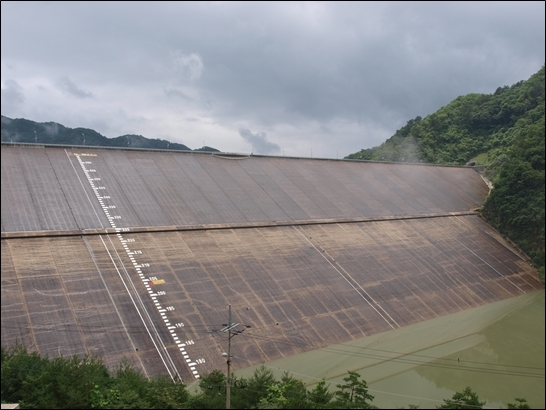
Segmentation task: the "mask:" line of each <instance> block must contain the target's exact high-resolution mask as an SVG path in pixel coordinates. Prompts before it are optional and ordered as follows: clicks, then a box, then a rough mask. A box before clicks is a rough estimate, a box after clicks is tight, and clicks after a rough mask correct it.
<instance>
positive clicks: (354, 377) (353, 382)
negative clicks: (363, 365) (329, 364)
mask: <svg viewBox="0 0 546 410" xmlns="http://www.w3.org/2000/svg"><path fill="white" fill-rule="evenodd" d="M348 373H349V375H348V376H347V377H344V378H343V381H344V382H345V383H341V384H338V385H336V387H337V388H338V389H340V390H338V391H336V393H335V396H336V402H337V403H338V404H342V405H348V406H349V407H352V406H355V407H358V408H369V407H370V403H369V402H371V401H372V400H373V399H374V396H372V395H371V394H368V384H367V383H366V381H365V380H360V374H358V373H357V372H352V371H350V370H349V371H348Z"/></svg>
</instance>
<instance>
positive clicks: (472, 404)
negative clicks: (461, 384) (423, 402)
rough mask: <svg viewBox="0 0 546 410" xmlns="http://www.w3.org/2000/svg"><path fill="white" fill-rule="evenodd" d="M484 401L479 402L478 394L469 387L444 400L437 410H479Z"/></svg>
mask: <svg viewBox="0 0 546 410" xmlns="http://www.w3.org/2000/svg"><path fill="white" fill-rule="evenodd" d="M484 404H485V401H480V399H479V398H478V394H477V393H476V392H473V391H472V389H471V388H470V387H466V388H465V389H464V390H463V391H462V392H456V393H455V394H454V395H453V397H452V398H451V399H444V404H442V405H441V406H437V408H438V409H481V408H482V407H483V405H484Z"/></svg>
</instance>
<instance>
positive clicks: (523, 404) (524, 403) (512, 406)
mask: <svg viewBox="0 0 546 410" xmlns="http://www.w3.org/2000/svg"><path fill="white" fill-rule="evenodd" d="M514 400H515V401H517V403H516V404H514V403H508V408H509V409H530V408H531V407H530V406H529V404H527V400H526V399H522V398H520V397H516V398H515V399H514Z"/></svg>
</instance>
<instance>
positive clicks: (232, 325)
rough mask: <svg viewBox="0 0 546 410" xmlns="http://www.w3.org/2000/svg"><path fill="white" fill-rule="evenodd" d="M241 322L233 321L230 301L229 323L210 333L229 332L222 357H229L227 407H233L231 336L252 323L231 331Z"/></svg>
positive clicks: (239, 332)
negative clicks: (231, 401)
mask: <svg viewBox="0 0 546 410" xmlns="http://www.w3.org/2000/svg"><path fill="white" fill-rule="evenodd" d="M248 309H250V307H248V308H247V310H248ZM239 325H240V323H233V322H232V321H231V303H228V322H227V324H222V326H224V327H223V328H222V329H218V330H214V329H213V330H211V331H210V333H211V334H214V333H215V332H217V331H220V332H227V334H228V350H227V353H226V352H224V353H222V357H226V358H227V377H226V409H229V408H231V403H230V400H231V338H232V337H233V336H237V335H239V334H241V333H243V332H244V331H245V329H247V328H250V327H251V326H250V325H244V326H245V327H244V329H243V330H235V331H233V332H232V331H231V330H232V329H235V328H236V327H237V326H239Z"/></svg>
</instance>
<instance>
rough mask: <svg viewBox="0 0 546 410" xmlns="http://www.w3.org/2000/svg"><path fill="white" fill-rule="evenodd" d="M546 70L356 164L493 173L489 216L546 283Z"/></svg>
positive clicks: (415, 124)
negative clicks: (480, 168)
mask: <svg viewBox="0 0 546 410" xmlns="http://www.w3.org/2000/svg"><path fill="white" fill-rule="evenodd" d="M544 110H545V106H544V66H543V67H542V68H541V69H540V70H539V71H538V72H537V73H536V74H534V75H533V76H531V77H530V78H529V79H528V80H527V81H520V82H518V83H516V84H514V85H512V86H510V87H508V86H504V87H499V88H497V90H496V91H495V92H494V93H493V94H468V95H465V96H461V97H458V98H456V99H455V100H454V101H452V102H451V103H450V104H448V105H446V106H445V107H442V108H440V109H439V110H438V111H437V112H435V113H434V114H431V115H429V116H427V117H426V118H424V119H423V118H421V117H417V118H415V119H413V120H410V121H408V123H407V124H406V125H405V126H404V127H402V128H400V129H399V130H398V131H396V133H395V134H394V135H393V136H392V137H391V138H389V139H388V140H387V141H385V143H383V144H382V145H380V146H378V147H374V148H370V149H364V150H361V151H359V152H357V153H354V154H351V155H349V156H348V157H346V158H348V159H363V160H374V161H402V162H423V163H434V164H438V163H439V164H458V165H464V164H467V163H475V164H477V165H480V164H482V165H488V167H487V171H486V175H487V177H488V178H489V179H490V180H491V181H492V182H493V186H494V188H493V190H492V191H491V194H490V196H489V197H488V198H487V200H486V202H485V203H484V206H483V210H482V214H483V216H484V217H485V218H486V219H487V220H488V221H489V222H490V223H491V224H492V225H493V226H495V227H496V228H497V229H498V230H499V231H500V232H501V233H503V234H504V235H506V236H507V237H509V238H510V239H511V240H513V241H514V242H515V243H516V244H517V245H518V246H520V247H521V248H522V249H523V250H524V251H525V252H526V253H527V254H528V255H529V256H530V257H531V258H532V259H533V261H534V262H535V263H536V264H537V265H538V266H539V271H540V274H541V278H542V280H543V282H544V223H545V221H544V156H545V155H544V151H545V145H544V138H545V128H544V122H545V114H544Z"/></svg>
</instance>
